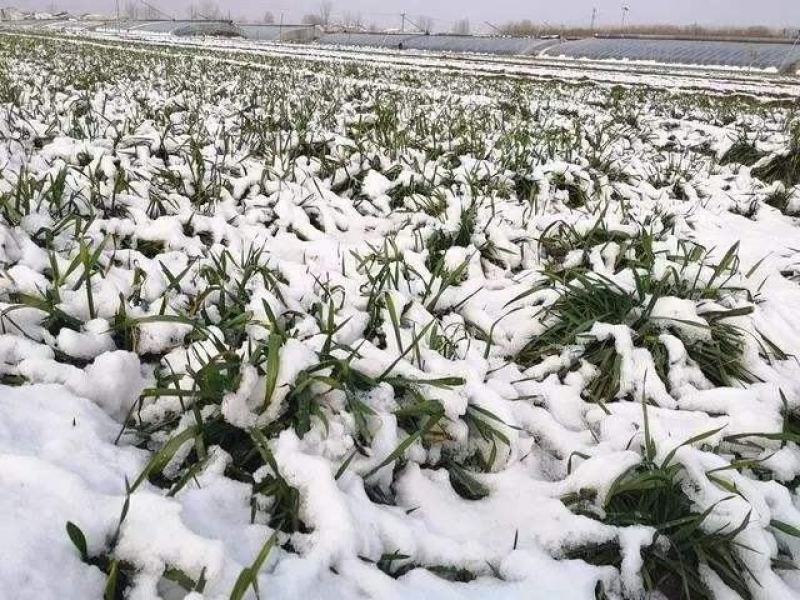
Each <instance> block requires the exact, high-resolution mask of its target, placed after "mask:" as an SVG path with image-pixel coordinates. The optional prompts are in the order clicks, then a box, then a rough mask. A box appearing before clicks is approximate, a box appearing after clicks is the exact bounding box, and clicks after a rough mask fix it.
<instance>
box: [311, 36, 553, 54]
mask: <svg viewBox="0 0 800 600" xmlns="http://www.w3.org/2000/svg"><path fill="white" fill-rule="evenodd" d="M318 41H319V43H321V44H326V45H333V46H364V47H368V48H391V49H401V50H403V49H405V50H430V51H435V52H472V53H478V54H507V55H508V54H519V55H523V54H528V55H531V54H536V53H537V52H540V51H541V50H543V49H544V48H547V47H549V46H552V45H553V44H555V43H557V40H552V39H548V40H541V39H534V38H514V37H483V36H470V35H425V34H417V33H412V34H401V33H332V34H326V35H323V36H322V37H320V38H319V40H318Z"/></svg>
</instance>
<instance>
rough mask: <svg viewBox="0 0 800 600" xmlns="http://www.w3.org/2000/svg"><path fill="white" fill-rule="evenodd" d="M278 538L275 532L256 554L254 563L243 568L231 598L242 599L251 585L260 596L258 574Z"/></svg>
mask: <svg viewBox="0 0 800 600" xmlns="http://www.w3.org/2000/svg"><path fill="white" fill-rule="evenodd" d="M277 539H278V533H277V532H274V533H273V534H272V535H271V536H269V539H267V541H266V542H264V545H263V546H262V548H261V551H260V552H259V553H258V556H256V558H255V560H254V561H253V564H252V565H250V566H249V567H245V568H244V569H242V572H241V573H239V577H238V578H237V579H236V583H235V584H234V586H233V590H231V595H230V600H242V599H243V598H244V595H245V594H246V593H247V590H248V589H250V588H251V587H252V588H253V591H254V592H255V594H256V598H260V597H261V596H260V595H259V591H258V574H259V573H260V572H261V568H262V567H263V566H264V562H266V560H267V557H269V553H270V552H271V551H272V548H273V547H274V546H275V542H276V541H277Z"/></svg>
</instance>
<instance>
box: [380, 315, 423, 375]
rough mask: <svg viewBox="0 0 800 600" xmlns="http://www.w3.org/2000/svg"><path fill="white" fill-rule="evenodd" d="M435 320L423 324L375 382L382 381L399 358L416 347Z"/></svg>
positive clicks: (401, 358)
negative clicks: (406, 346) (420, 329)
mask: <svg viewBox="0 0 800 600" xmlns="http://www.w3.org/2000/svg"><path fill="white" fill-rule="evenodd" d="M435 322H436V319H432V320H431V321H430V323H428V324H427V325H425V327H423V328H422V331H420V332H419V333H418V334H417V335H416V336H414V339H413V340H411V343H410V344H409V345H408V348H406V349H405V350H403V351H402V352H401V353H400V355H399V356H398V357H397V358H396V359H394V361H393V362H392V364H390V365H389V366H388V367H387V368H386V369H385V370H384V371H383V373H381V374H380V376H378V377H377V378H376V380H375V381H376V382H377V383H381V382H382V381H383V380H384V379H385V378H386V376H387V375H388V374H389V373H391V372H392V369H394V368H395V367H396V366H397V365H398V363H399V362H400V361H401V360H403V358H405V356H406V354H408V353H409V352H410V351H411V350H413V349H414V348H416V347H417V344H419V342H420V340H421V339H422V338H423V337H425V334H426V333H428V329H430V328H431V326H432V325H433V324H434V323H435Z"/></svg>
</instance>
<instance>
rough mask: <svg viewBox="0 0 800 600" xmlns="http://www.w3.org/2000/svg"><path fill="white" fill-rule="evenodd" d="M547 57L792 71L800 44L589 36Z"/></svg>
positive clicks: (546, 51) (568, 43) (562, 45)
mask: <svg viewBox="0 0 800 600" xmlns="http://www.w3.org/2000/svg"><path fill="white" fill-rule="evenodd" d="M544 54H545V55H547V56H568V57H572V58H589V59H628V60H652V61H656V62H665V63H680V64H696V65H721V66H731V67H756V68H760V69H768V68H774V69H778V70H788V69H789V68H790V67H791V66H792V65H795V64H797V63H798V61H800V46H797V45H795V46H793V45H792V44H781V43H756V42H728V41H694V40H640V39H600V38H588V39H583V40H576V41H572V42H566V43H564V44H560V45H559V46H558V47H555V48H549V49H547V50H545V51H544Z"/></svg>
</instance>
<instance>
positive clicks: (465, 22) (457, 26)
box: [452, 19, 470, 35]
mask: <svg viewBox="0 0 800 600" xmlns="http://www.w3.org/2000/svg"><path fill="white" fill-rule="evenodd" d="M469 31H470V28H469V19H459V20H458V21H456V22H455V23H453V29H452V32H453V33H455V34H457V35H469Z"/></svg>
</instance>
